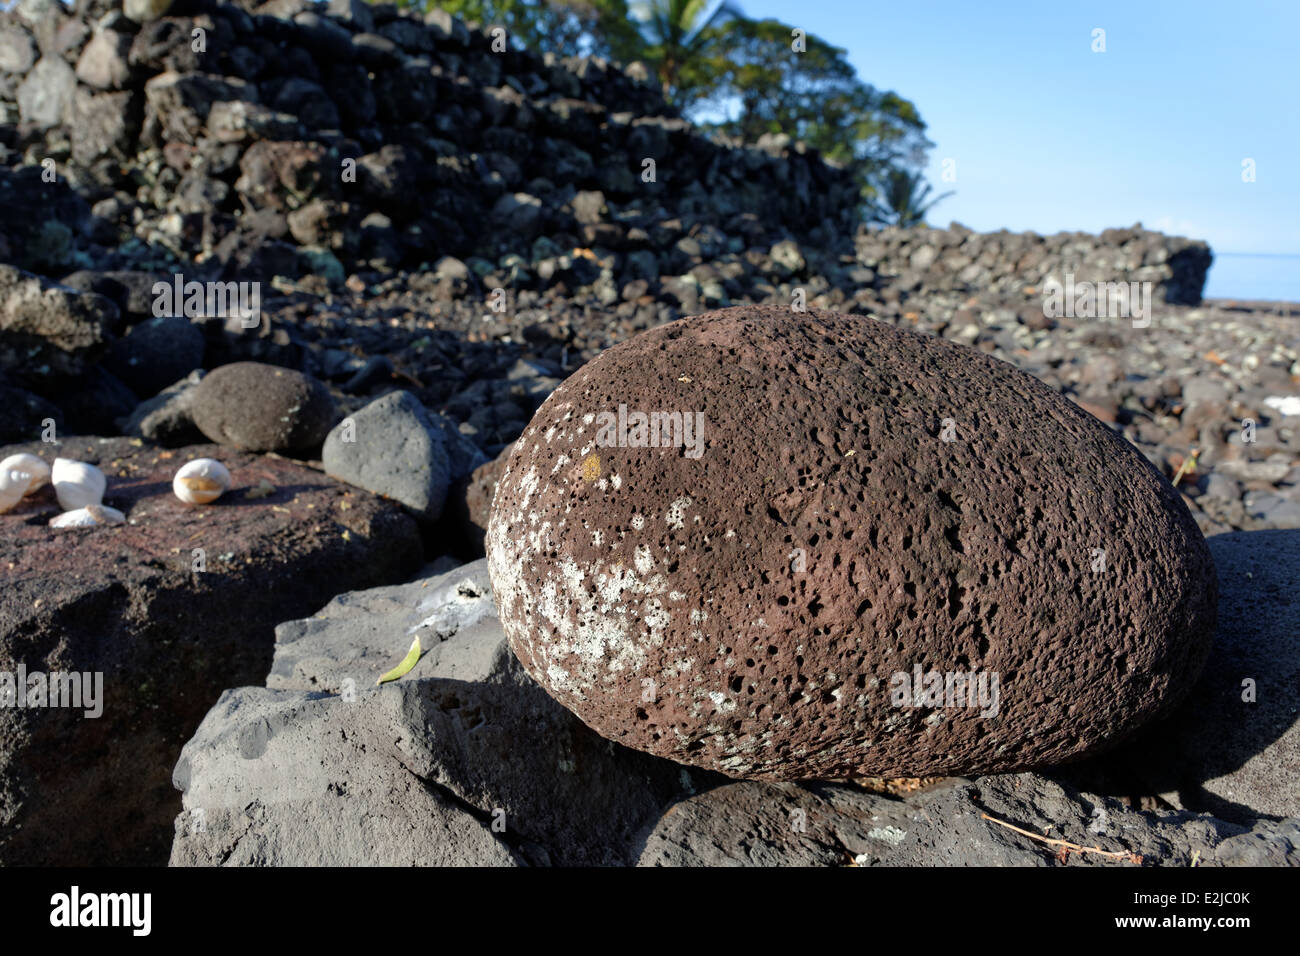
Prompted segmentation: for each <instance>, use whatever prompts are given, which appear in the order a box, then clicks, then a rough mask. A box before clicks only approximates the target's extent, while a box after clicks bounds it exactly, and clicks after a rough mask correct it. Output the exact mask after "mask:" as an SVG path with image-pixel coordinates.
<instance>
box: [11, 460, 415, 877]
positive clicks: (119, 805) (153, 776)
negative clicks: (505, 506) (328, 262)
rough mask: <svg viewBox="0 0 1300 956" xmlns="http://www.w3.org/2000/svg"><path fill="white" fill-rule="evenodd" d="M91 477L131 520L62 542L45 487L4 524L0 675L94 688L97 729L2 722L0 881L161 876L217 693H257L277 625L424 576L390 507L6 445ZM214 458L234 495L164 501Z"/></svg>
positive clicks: (236, 466) (305, 477)
mask: <svg viewBox="0 0 1300 956" xmlns="http://www.w3.org/2000/svg"><path fill="white" fill-rule="evenodd" d="M19 451H26V452H31V453H34V454H36V455H39V456H41V457H43V458H44V459H45V460H46V461H47V462H49V461H52V460H53V458H54V456H55V455H56V454H57V455H61V456H64V457H68V458H74V459H78V460H82V461H89V462H94V463H97V464H98V465H99V467H100V468H101V469H102V470H103V471H104V473H105V474H106V475H107V477H108V491H107V494H106V495H105V498H104V503H105V504H107V505H109V506H111V507H113V508H117V509H120V510H121V511H123V512H125V514H126V523H124V524H120V525H114V526H108V527H98V528H84V529H74V530H62V531H55V530H52V529H50V528H49V527H48V521H49V519H50V518H51V517H53V516H54V515H56V514H58V512H59V508H58V505H57V503H56V502H55V500H54V495H53V491H52V489H51V488H50V487H49V486H48V485H47V486H45V488H43V489H42V490H41V491H39V492H37V493H36V495H35V496H34V497H32V498H30V499H28V500H27V501H25V502H24V503H23V504H21V505H20V506H19V507H18V508H17V509H15V510H14V511H12V512H10V513H8V514H4V515H0V569H3V571H0V575H2V576H3V580H4V585H3V587H0V671H3V672H5V673H7V674H10V675H13V674H16V673H17V668H18V667H19V666H22V667H25V668H26V671H27V673H28V675H29V676H30V675H32V674H35V673H37V672H40V673H42V674H54V673H60V672H64V673H66V672H78V673H90V674H94V673H96V672H98V673H100V674H102V675H103V682H102V698H101V700H100V705H101V707H102V714H101V715H100V716H99V717H86V716H84V709H76V708H52V707H47V708H42V709H34V708H25V707H24V708H18V707H13V706H6V707H0V864H11V865H12V864H29V865H73V864H77V865H95V864H99V865H106V864H159V863H163V862H165V861H166V859H167V852H168V847H169V846H170V844H171V829H172V827H171V822H172V819H173V818H174V817H175V815H176V813H177V812H178V810H179V808H180V801H179V798H178V795H177V794H176V793H175V792H174V791H173V789H172V787H171V784H170V775H171V770H172V767H173V766H174V765H175V763H176V759H177V757H178V756H179V754H180V749H181V745H182V744H183V743H184V742H185V740H186V739H187V738H188V737H189V736H190V735H191V734H192V733H193V732H194V729H195V728H196V727H197V726H198V725H199V721H200V720H201V719H202V717H203V715H204V713H205V712H206V711H207V710H208V708H209V707H211V706H212V704H213V703H214V702H215V701H216V700H217V698H218V696H219V695H220V694H221V692H222V690H223V689H224V688H226V687H229V686H232V685H236V684H241V683H250V682H253V681H260V680H261V679H262V678H263V677H264V676H265V674H266V672H267V668H268V667H269V666H270V663H271V656H272V647H273V645H274V636H273V630H274V628H275V626H276V625H277V624H279V623H280V622H282V621H284V620H287V619H290V618H294V617H301V616H303V615H306V614H310V613H312V612H314V611H315V610H316V609H317V608H319V607H321V605H323V604H324V603H325V602H326V601H327V600H329V598H330V597H332V596H333V595H334V594H335V593H337V591H338V590H339V589H342V588H349V587H368V586H372V585H377V584H384V583H389V582H392V581H397V580H402V579H403V578H404V577H405V576H406V575H407V574H409V573H410V572H411V571H413V570H414V569H415V568H417V567H418V566H419V562H420V559H421V553H420V542H419V536H418V532H417V528H416V526H415V522H414V521H413V520H412V519H411V518H410V517H408V516H407V515H405V514H403V513H402V511H401V509H400V508H398V507H397V506H396V505H394V504H392V503H390V502H385V501H382V500H381V499H379V498H376V497H375V496H373V495H371V494H369V493H368V492H364V491H360V490H358V489H355V488H350V487H348V486H347V485H343V484H340V483H338V482H335V481H333V480H332V479H330V478H327V477H326V476H325V475H322V474H321V473H320V472H318V471H313V470H311V469H309V468H305V467H303V466H301V465H298V464H295V463H293V462H290V461H286V460H284V459H281V458H274V457H261V456H256V455H248V454H242V453H237V452H231V451H230V450H228V449H225V448H220V447H217V446H215V445H199V446H194V447H189V448H185V449H180V450H177V451H175V452H167V451H159V450H158V449H155V448H151V447H149V446H145V445H143V444H142V443H141V442H140V441H139V440H138V439H135V440H133V439H128V438H117V439H94V438H88V439H72V440H68V441H64V442H63V443H61V444H59V445H56V446H49V445H42V444H41V443H39V442H32V443H29V444H26V445H16V446H9V447H5V448H0V459H2V458H4V457H7V456H8V455H10V454H13V453H16V452H19ZM197 457H215V458H218V459H220V460H221V461H223V462H224V463H225V464H226V465H227V466H228V467H229V469H230V472H231V475H232V478H233V482H234V486H233V487H232V489H231V490H230V491H229V492H227V493H226V494H225V495H223V496H222V497H221V498H220V499H218V501H217V502H216V503H214V504H212V505H209V506H206V507H201V508H195V507H191V506H188V505H185V504H183V503H182V502H181V501H180V500H179V499H178V498H176V496H175V495H173V494H172V488H171V486H172V477H173V475H174V474H175V472H176V469H177V468H179V467H180V465H181V464H183V463H184V462H185V461H187V460H189V459H191V458H197Z"/></svg>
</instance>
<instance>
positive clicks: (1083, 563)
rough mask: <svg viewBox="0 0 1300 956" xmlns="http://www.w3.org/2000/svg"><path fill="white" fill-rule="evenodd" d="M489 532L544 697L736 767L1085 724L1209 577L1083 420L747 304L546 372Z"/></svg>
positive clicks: (1186, 643)
mask: <svg viewBox="0 0 1300 956" xmlns="http://www.w3.org/2000/svg"><path fill="white" fill-rule="evenodd" d="M620 405H622V406H625V408H624V409H623V410H622V414H620V408H619V406H620ZM637 412H642V413H646V414H647V416H648V415H649V414H650V413H661V414H662V413H669V414H670V415H671V414H672V413H677V414H678V415H679V416H680V420H681V421H682V422H686V421H690V422H692V424H695V423H696V422H697V421H699V420H702V427H700V426H697V429H696V432H695V434H694V435H693V436H692V435H689V434H678V432H677V431H676V430H675V425H674V420H673V419H672V418H671V417H669V418H667V419H665V418H660V419H659V420H658V421H657V422H652V423H651V424H657V425H658V426H659V427H658V428H657V429H652V428H650V427H647V428H646V434H642V432H641V429H640V428H639V425H640V424H643V423H640V422H639V421H638V420H637V418H636V417H635V415H636V413H637ZM697 416H698V419H697ZM655 431H658V433H659V434H658V435H657V438H658V442H654V441H651V442H650V444H649V447H638V446H640V445H644V444H646V441H645V439H651V440H653V439H654V438H655V437H656V436H655V434H654V432H655ZM701 433H702V435H703V441H702V443H700V444H695V442H694V441H693V440H692V439H694V440H698V438H699V436H700V434H701ZM674 439H684V440H683V441H681V442H679V443H678V444H677V445H676V446H674V444H673V440H674ZM487 552H488V560H489V564H490V568H491V574H492V582H493V586H494V589H495V591H496V595H497V600H498V602H499V606H500V610H501V618H502V623H503V624H504V626H505V629H506V632H507V634H508V636H509V638H510V644H511V647H512V648H513V650H514V652H515V653H516V654H517V655H518V657H519V659H520V661H521V662H522V663H523V664H524V666H525V667H526V668H527V669H528V671H529V672H530V673H531V674H532V676H533V677H534V678H535V679H536V680H537V681H538V682H539V683H541V684H542V686H543V687H545V688H546V689H547V690H548V691H549V692H550V693H551V694H552V696H554V697H555V698H556V699H557V700H558V701H560V702H561V703H562V704H564V705H565V706H566V707H568V708H569V709H570V710H572V711H573V712H574V713H575V714H577V715H578V716H579V717H580V718H581V719H582V720H583V721H584V722H586V723H587V724H589V725H590V726H591V727H592V728H594V729H595V730H597V731H598V732H600V733H601V734H603V735H604V736H606V737H608V738H610V739H611V740H615V741H617V742H619V743H621V744H625V745H627V746H631V747H635V748H637V749H640V750H645V751H649V752H651V753H654V754H658V755H660V756H664V757H669V758H671V759H673V760H677V761H680V762H682V763H687V764H694V765H697V766H701V767H708V768H711V769H716V770H721V771H722V772H724V773H728V774H730V775H732V776H737V777H751V778H765V779H794V778H814V777H842V776H885V777H901V776H913V777H920V776H939V775H953V774H981V773H994V772H1000V771H1009V770H1017V769H1021V768H1026V767H1032V766H1040V765H1045V764H1051V763H1055V762H1059V761H1064V760H1067V759H1070V758H1075V757H1078V756H1080V755H1082V754H1085V753H1088V752H1090V751H1095V750H1097V749H1098V748H1101V747H1103V746H1104V745H1108V744H1110V743H1112V742H1114V741H1116V740H1118V739H1120V738H1122V737H1123V736H1125V735H1126V734H1128V733H1129V732H1130V731H1132V730H1134V729H1135V728H1137V727H1138V726H1139V725H1141V724H1143V723H1145V722H1147V721H1149V720H1151V719H1152V718H1153V717H1155V716H1156V715H1158V714H1160V713H1162V712H1164V711H1165V710H1167V709H1168V708H1169V707H1170V706H1171V705H1172V704H1173V703H1175V702H1176V701H1177V700H1178V699H1180V698H1181V697H1182V696H1183V695H1184V694H1185V693H1186V691H1187V690H1188V689H1189V688H1190V686H1191V685H1192V683H1193V682H1194V680H1195V679H1196V677H1197V674H1198V673H1199V671H1200V669H1201V667H1202V666H1203V663H1204V660H1205V657H1206V654H1207V650H1208V646H1209V641H1210V634H1211V629H1212V626H1213V624H1214V616H1215V607H1216V582H1215V577H1214V568H1213V564H1212V563H1211V560H1210V556H1209V552H1208V550H1207V548H1206V545H1205V541H1204V539H1203V538H1202V537H1201V534H1200V532H1199V531H1198V530H1197V527H1196V524H1195V522H1194V521H1193V520H1192V518H1191V516H1190V515H1189V514H1188V512H1187V510H1186V508H1185V507H1184V505H1183V504H1182V503H1181V502H1180V500H1179V499H1178V496H1177V494H1176V493H1175V492H1174V491H1173V489H1172V488H1171V487H1170V485H1169V483H1168V481H1167V480H1166V479H1165V478H1164V477H1162V476H1161V475H1160V474H1159V473H1158V472H1157V471H1156V469H1155V468H1153V467H1152V466H1151V465H1150V464H1149V463H1148V462H1147V461H1146V460H1145V459H1144V458H1143V457H1142V456H1141V455H1140V454H1139V453H1138V452H1137V451H1136V450H1135V449H1134V448H1132V447H1131V446H1130V445H1129V444H1128V443H1127V442H1125V441H1124V440H1123V439H1122V438H1119V437H1117V436H1115V435H1114V434H1112V433H1111V432H1110V431H1109V430H1108V429H1107V428H1105V427H1104V426H1103V425H1101V424H1100V423H1098V422H1097V421H1096V419H1094V418H1092V417H1090V416H1089V415H1087V414H1086V413H1084V412H1082V411H1081V410H1079V409H1078V408H1076V407H1074V406H1073V405H1072V404H1071V403H1070V402H1068V401H1066V400H1065V399H1063V398H1062V397H1061V396H1060V395H1058V394H1057V393H1056V392H1054V391H1052V390H1051V389H1049V388H1048V387H1047V386H1045V385H1044V384H1042V383H1041V382H1039V381H1038V380H1036V379H1033V378H1031V377H1030V376H1028V375H1025V374H1023V373H1021V372H1019V371H1017V370H1016V369H1014V368H1012V367H1011V366H1010V365H1006V364H1004V363H1001V362H998V361H996V360H994V359H992V358H989V357H988V356H986V355H983V354H982V353H979V352H976V351H973V350H971V349H967V348H964V347H961V346H958V345H955V344H953V343H951V342H948V341H945V340H943V339H939V338H933V337H927V336H923V335H919V334H916V333H912V332H909V331H904V330H900V329H896V328H894V327H892V326H888V325H885V324H883V323H880V322H877V321H874V320H870V319H866V318H863V317H860V316H850V315H841V314H838V313H828V312H808V313H804V314H796V313H792V312H790V311H787V310H782V309H776V308H739V309H727V310H723V311H720V312H713V313H709V314H706V315H702V316H697V317H695V318H690V319H685V320H682V321H680V322H675V323H672V324H669V325H666V326H662V327H660V328H657V329H654V330H652V331H649V332H646V333H644V334H642V335H640V336H638V337H637V338H635V339H633V340H631V341H629V342H626V343H624V344H622V345H619V346H616V347H615V348H612V349H610V350H609V351H607V352H605V353H603V354H601V355H600V356H598V357H597V358H596V359H595V360H593V361H591V362H590V363H588V364H587V365H585V366H584V367H583V368H582V369H581V370H580V371H579V372H577V373H576V374H575V375H574V376H572V377H571V378H570V379H568V380H567V381H566V382H565V383H564V384H562V385H561V386H560V387H559V388H558V389H557V390H556V391H555V393H554V394H553V395H552V396H551V397H550V398H549V399H548V400H547V401H546V402H545V404H543V406H542V407H541V409H540V410H539V411H538V413H537V415H536V416H535V417H534V419H533V421H532V423H531V424H530V425H529V427H528V429H527V430H526V431H525V432H524V434H523V435H522V436H521V438H520V439H519V441H518V442H517V443H516V445H515V448H514V451H513V453H512V455H511V458H510V463H509V466H508V468H507V471H506V474H505V475H504V477H503V478H502V479H501V482H500V484H499V486H498V488H497V494H496V500H495V502H494V505H493V512H492V518H491V525H490V528H489V532H488V541H487ZM936 680H937V681H938V684H937V686H936Z"/></svg>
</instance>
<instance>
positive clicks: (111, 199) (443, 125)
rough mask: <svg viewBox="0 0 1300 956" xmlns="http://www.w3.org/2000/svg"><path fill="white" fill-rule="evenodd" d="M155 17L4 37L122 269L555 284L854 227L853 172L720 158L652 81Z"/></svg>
mask: <svg viewBox="0 0 1300 956" xmlns="http://www.w3.org/2000/svg"><path fill="white" fill-rule="evenodd" d="M134 6H137V5H133V4H128V6H127V8H126V9H125V10H123V9H121V8H120V7H119V5H118V4H114V3H108V2H104V0H89V2H85V0H83V2H82V3H81V4H79V6H78V8H77V10H76V11H75V12H73V13H71V14H69V13H66V12H65V10H64V8H63V7H62V5H61V4H60V3H58V2H57V0H23V2H22V3H19V4H17V6H16V7H15V9H14V10H13V11H12V12H7V13H5V14H4V15H3V16H4V20H3V21H0V24H2V25H0V71H2V72H0V111H3V118H4V124H3V127H0V128H3V130H4V134H3V147H4V152H5V153H6V154H7V156H8V163H9V164H12V163H15V162H19V161H21V162H23V163H25V164H27V165H29V166H35V167H40V166H41V164H42V163H44V162H45V161H47V160H48V161H49V162H50V164H51V165H52V166H53V168H54V169H55V170H56V171H57V174H58V176H59V178H60V179H65V178H66V179H67V180H68V181H70V182H72V183H73V184H74V185H75V186H76V187H77V189H78V191H79V192H80V193H81V194H82V196H83V198H84V200H85V202H86V203H87V204H88V205H89V212H90V216H91V220H92V221H91V222H90V223H89V224H88V225H86V226H84V228H85V229H87V230H89V231H90V232H91V233H93V236H91V237H90V238H91V239H93V241H94V242H95V243H96V244H97V245H98V246H100V247H102V248H103V249H104V251H105V252H106V253H107V256H106V257H101V256H99V255H96V256H95V258H96V259H97V261H101V262H102V263H104V264H105V265H111V266H115V267H130V266H139V265H144V264H146V263H150V262H152V263H157V264H163V263H167V264H181V265H183V266H184V267H185V268H186V269H187V270H188V269H196V270H199V269H201V270H202V271H204V272H208V273H215V272H221V273H225V274H227V275H231V274H236V273H237V274H241V275H245V274H246V275H248V276H251V277H253V278H262V279H264V280H269V279H270V278H271V277H272V276H273V275H277V274H279V275H286V276H300V275H306V274H313V273H320V274H325V275H331V276H336V277H337V278H338V279H340V280H341V279H342V278H343V275H344V274H346V273H350V272H353V271H355V270H357V269H359V268H367V267H369V268H379V269H395V268H400V267H412V268H413V267H416V266H419V265H420V264H421V263H430V262H434V261H436V260H437V259H438V258H440V257H441V256H443V255H447V254H451V255H455V256H457V257H459V258H462V259H468V258H471V257H479V258H480V259H482V260H483V262H485V263H487V265H488V267H489V268H494V267H496V266H497V265H498V263H499V260H500V258H501V257H502V256H505V255H510V256H512V257H514V259H513V260H512V261H513V262H514V263H517V264H516V265H515V266H514V268H516V269H519V268H524V269H529V270H532V269H540V268H545V267H542V266H541V265H540V264H539V263H536V262H534V261H533V260H534V259H536V258H538V257H536V256H535V255H533V252H534V250H533V243H534V241H535V240H536V239H537V238H538V237H539V236H548V237H551V238H552V239H554V240H556V242H557V244H558V246H559V248H560V250H561V251H565V252H567V251H568V250H570V249H572V248H573V247H575V246H584V247H595V246H600V247H604V248H608V249H610V250H613V251H616V252H619V253H620V254H626V255H628V256H629V257H630V258H631V261H632V262H633V263H639V266H636V267H637V268H641V269H642V271H647V272H653V271H654V270H653V269H652V267H651V266H650V263H651V262H652V261H653V260H655V259H656V258H657V252H658V251H659V250H660V249H662V248H663V247H664V246H665V245H670V244H671V243H672V242H675V241H677V240H679V239H684V238H686V237H687V235H688V229H690V228H691V227H704V226H710V227H712V228H713V229H714V230H715V231H716V232H717V234H719V235H722V236H723V240H722V242H723V244H724V245H727V244H732V243H734V244H736V246H737V248H749V247H752V246H755V245H763V244H764V240H766V244H768V245H770V243H771V242H772V241H774V239H775V238H780V237H783V236H785V235H800V236H809V237H812V238H813V240H814V241H816V242H820V243H825V242H828V241H829V239H830V237H831V236H832V235H833V234H840V233H846V232H847V231H849V230H850V229H851V228H852V215H853V205H854V203H853V199H854V186H853V183H852V179H851V177H850V176H849V174H848V173H847V172H846V171H845V170H843V169H838V168H835V167H833V166H831V165H828V164H827V163H825V162H823V161H822V160H821V159H820V158H819V157H818V156H817V154H816V153H815V152H813V151H805V150H804V149H802V148H794V147H793V146H792V145H791V144H790V143H789V142H788V140H787V141H782V140H781V139H780V138H774V139H770V141H768V142H765V143H764V146H763V148H759V147H755V146H742V145H740V144H729V143H724V142H718V141H714V140H712V139H710V138H708V137H705V136H703V135H701V134H700V133H699V132H697V131H696V130H695V129H694V128H693V127H692V126H691V125H690V124H689V123H687V122H686V121H685V120H683V119H681V118H680V117H679V116H677V115H675V113H674V112H673V111H672V110H671V109H669V108H668V107H667V106H666V105H665V103H664V102H663V100H662V97H661V96H660V95H659V93H658V92H657V91H656V89H655V87H654V85H653V84H651V83H649V82H648V81H647V75H646V71H645V70H644V69H643V68H640V67H637V66H635V65H634V66H633V67H629V68H628V69H627V70H624V69H622V68H619V67H616V66H613V65H611V64H609V63H606V62H604V61H602V60H599V59H597V58H589V57H588V58H580V59H560V58H557V57H555V56H553V55H542V54H540V53H538V52H536V51H533V50H528V49H519V48H516V47H515V46H513V45H510V46H507V47H506V48H504V49H497V50H494V49H493V38H492V37H491V36H490V35H489V34H488V33H487V32H485V31H483V30H477V29H475V30H470V29H468V28H467V27H466V26H465V25H464V24H462V23H460V22H459V21H457V20H455V19H453V18H452V17H450V16H448V15H447V14H446V13H444V12H442V11H438V10H435V11H433V12H431V13H429V14H428V15H427V16H426V17H420V16H417V15H415V14H413V13H411V12H404V11H399V10H398V9H397V8H396V7H395V6H393V5H392V4H376V5H370V4H366V3H363V2H361V0H333V2H331V3H330V4H329V5H328V7H326V6H324V5H320V4H313V3H309V2H307V0H272V2H269V3H266V4H262V5H260V6H259V5H255V4H234V3H220V2H215V0H177V2H175V3H173V4H171V5H170V6H169V5H168V4H166V3H155V4H140V5H138V6H139V7H141V8H143V9H140V10H137V9H132V8H133V7H134ZM163 13H166V15H165V16H162V15H161V14H163ZM413 197H418V199H419V201H418V202H413V201H412V199H413ZM674 223H675V225H674ZM32 228H33V229H38V228H43V226H41V225H40V224H32ZM12 245H14V243H13V242H12V240H11V246H12ZM20 248H21V246H20ZM520 257H522V258H520ZM541 258H551V259H554V258H556V256H555V255H552V256H550V257H541ZM549 268H550V269H554V268H555V266H554V264H552V265H551V266H550V267H549Z"/></svg>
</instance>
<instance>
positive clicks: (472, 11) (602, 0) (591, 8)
mask: <svg viewBox="0 0 1300 956" xmlns="http://www.w3.org/2000/svg"><path fill="white" fill-rule="evenodd" d="M398 4H399V6H404V7H416V8H418V9H422V10H423V9H428V8H429V7H430V6H436V7H441V8H442V9H443V10H446V11H447V12H448V13H450V14H451V15H452V16H455V17H459V18H460V19H461V20H464V21H466V22H467V23H479V24H482V25H484V26H501V27H505V29H506V34H507V36H508V37H509V38H510V42H511V43H512V44H513V45H515V46H524V47H530V48H532V49H535V50H543V51H546V50H549V51H552V52H554V53H556V54H558V55H560V56H582V55H587V54H595V55H599V56H605V57H612V56H614V53H613V51H612V49H611V40H614V39H616V38H618V37H619V36H620V35H621V34H623V33H627V32H631V31H630V30H629V28H628V27H626V26H624V27H622V28H621V29H620V27H619V24H620V22H621V23H622V24H627V22H628V13H627V3H626V0H428V2H426V0H398Z"/></svg>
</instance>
